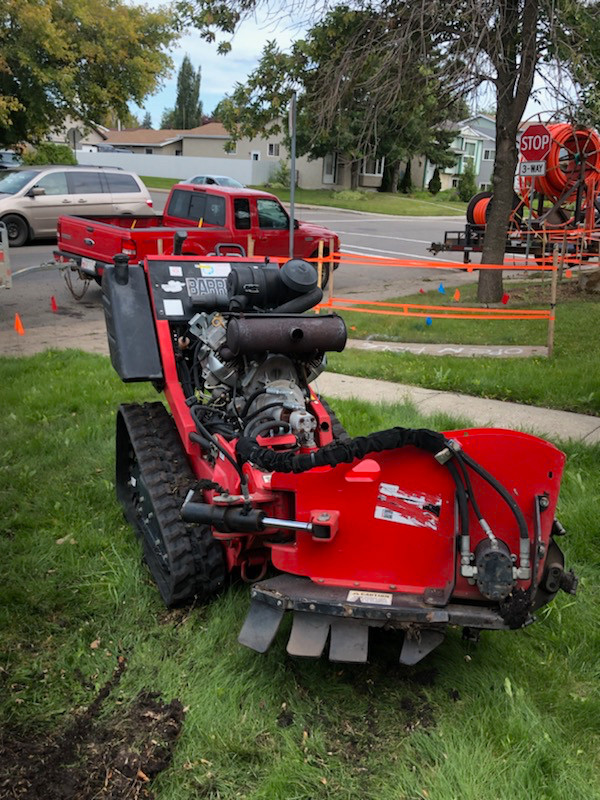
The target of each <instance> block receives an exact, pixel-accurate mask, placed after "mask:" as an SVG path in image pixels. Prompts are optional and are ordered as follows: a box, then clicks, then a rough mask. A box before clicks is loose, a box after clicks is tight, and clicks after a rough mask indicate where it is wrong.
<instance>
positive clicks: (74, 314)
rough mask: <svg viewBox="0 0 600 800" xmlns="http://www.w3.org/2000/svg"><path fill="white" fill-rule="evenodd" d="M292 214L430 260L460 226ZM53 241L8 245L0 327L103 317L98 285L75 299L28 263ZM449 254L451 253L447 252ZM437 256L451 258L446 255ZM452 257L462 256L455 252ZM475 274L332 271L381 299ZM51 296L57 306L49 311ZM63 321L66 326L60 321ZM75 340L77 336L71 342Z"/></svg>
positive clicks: (358, 242) (350, 243)
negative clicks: (9, 275)
mask: <svg viewBox="0 0 600 800" xmlns="http://www.w3.org/2000/svg"><path fill="white" fill-rule="evenodd" d="M152 196H153V199H154V208H155V210H156V211H157V212H160V211H162V209H163V207H164V203H165V201H166V198H167V194H166V193H165V192H153V193H152ZM296 217H297V218H298V219H302V220H305V221H307V222H314V223H317V224H323V225H325V226H326V227H328V228H331V229H332V230H334V231H336V232H337V233H338V234H339V236H340V239H341V242H342V250H343V251H344V252H352V253H355V254H366V255H372V256H391V257H408V258H417V259H419V260H421V259H422V260H424V261H426V260H432V259H433V257H432V256H431V254H430V253H428V252H427V249H426V248H427V247H428V245H429V244H430V243H431V242H432V241H440V240H442V239H443V234H444V231H445V230H447V229H450V230H452V229H460V228H461V227H462V226H463V225H464V220H463V219H462V218H460V217H454V218H450V217H446V218H439V217H410V218H409V217H386V216H374V215H363V214H355V213H351V212H347V211H337V210H333V209H331V208H319V209H312V208H311V209H307V208H300V209H298V210H297V213H296ZM54 246H55V243H54V242H53V241H51V240H48V241H43V242H41V241H40V242H36V243H35V244H33V245H29V246H27V247H22V248H13V249H11V251H10V257H11V267H12V272H13V276H14V277H13V287H12V289H10V290H6V291H3V290H0V331H7V330H8V329H12V327H13V324H14V318H15V313H19V315H20V316H21V318H22V320H23V324H24V325H25V328H26V330H27V329H28V328H29V329H31V328H32V327H33V328H37V327H44V326H47V325H51V326H53V327H56V325H57V323H58V321H59V318H61V317H64V318H65V322H67V320H68V319H71V320H76V319H85V320H87V321H89V322H92V321H94V320H96V319H97V320H98V321H99V322H100V321H103V313H102V307H101V292H100V288H99V287H98V286H97V285H96V284H95V283H91V284H89V287H88V290H87V292H86V295H85V297H84V298H83V300H82V301H79V302H78V301H76V300H74V298H73V297H72V296H71V294H70V292H69V291H68V289H67V287H66V285H65V282H64V278H63V275H62V273H61V272H60V271H58V270H56V269H52V270H48V271H41V270H39V269H30V267H39V265H40V264H42V263H44V262H47V261H51V259H52V250H53V248H54ZM451 258H452V257H451ZM433 260H437V261H444V260H449V258H448V256H445V257H444V258H438V259H433ZM452 260H455V261H457V263H458V262H459V261H460V258H459V256H455V257H454V258H452ZM472 281H473V275H472V274H469V275H468V274H466V273H465V272H463V271H461V270H459V269H448V270H442V271H440V270H431V269H399V268H391V267H372V266H368V267H367V266H365V265H342V266H341V267H340V268H339V269H338V270H337V271H336V273H335V281H334V288H335V295H336V296H341V297H357V298H358V297H362V298H368V299H383V298H386V297H394V296H400V295H405V294H410V293H413V292H416V291H418V289H419V288H421V287H423V288H428V287H430V286H431V285H432V284H433V285H436V286H437V285H438V284H439V283H440V282H444V284H445V285H447V286H455V285H456V286H458V285H460V284H462V283H465V282H472ZM52 297H54V298H55V301H56V305H57V307H58V311H56V312H53V311H52V305H51V304H52V301H51V298H52ZM61 327H64V326H61ZM73 346H74V347H76V346H77V342H76V341H74V342H73Z"/></svg>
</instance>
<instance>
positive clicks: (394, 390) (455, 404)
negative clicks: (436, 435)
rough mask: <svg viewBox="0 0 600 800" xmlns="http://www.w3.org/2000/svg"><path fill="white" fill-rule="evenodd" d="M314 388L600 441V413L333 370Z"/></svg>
mask: <svg viewBox="0 0 600 800" xmlns="http://www.w3.org/2000/svg"><path fill="white" fill-rule="evenodd" d="M314 388H315V389H318V391H319V392H320V393H322V394H324V395H326V396H328V397H332V398H336V397H338V398H340V399H349V398H357V399H359V400H364V401H365V402H369V403H402V402H405V401H409V402H411V403H413V404H414V406H415V407H416V408H417V410H418V411H420V412H422V413H423V414H433V413H436V412H443V413H446V414H453V415H455V416H457V417H466V418H468V419H469V420H470V421H471V422H472V423H473V424H474V425H478V426H486V425H490V426H493V427H497V428H517V429H520V430H525V431H528V432H530V433H536V434H539V435H541V436H550V437H552V438H554V439H562V440H563V441H568V440H569V439H573V440H576V441H580V442H583V443H584V444H597V443H600V417H589V416H587V415H586V414H574V413H572V412H570V411H556V410H554V409H551V408H539V407H537V406H526V405H521V404H520V403H504V402H502V401H500V400H487V399H485V398H482V397H472V396H471V395H466V394H458V393H456V392H441V391H438V390H436V389H422V388H421V387H419V386H409V385H407V384H404V383H390V382H389V381H378V380H372V379H370V378H357V377H355V376H353V375H337V374H335V373H333V372H326V373H324V374H323V375H321V376H320V377H319V378H318V379H317V381H316V382H315V384H314Z"/></svg>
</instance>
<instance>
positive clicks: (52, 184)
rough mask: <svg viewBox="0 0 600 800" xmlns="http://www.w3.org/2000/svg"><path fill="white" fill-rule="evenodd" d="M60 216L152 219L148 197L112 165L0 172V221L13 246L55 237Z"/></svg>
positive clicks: (132, 177)
mask: <svg viewBox="0 0 600 800" xmlns="http://www.w3.org/2000/svg"><path fill="white" fill-rule="evenodd" d="M63 214H74V215H77V216H82V217H92V216H93V217H97V216H99V215H103V214H108V215H111V216H115V215H118V214H132V215H133V214H135V215H136V216H141V215H152V198H151V197H150V192H149V191H148V189H146V187H145V186H144V184H143V183H142V181H141V180H140V179H139V178H138V176H137V175H135V174H134V173H133V172H125V171H124V170H121V169H119V168H118V167H66V166H55V167H18V168H17V169H9V170H6V171H2V172H1V173H0V221H1V222H4V224H5V225H6V227H7V230H8V240H9V243H10V244H11V245H12V246H13V247H21V246H22V245H24V244H25V243H26V242H28V241H29V240H30V239H35V238H39V237H42V236H53V235H55V234H56V222H57V220H58V218H59V217H60V216H62V215H63Z"/></svg>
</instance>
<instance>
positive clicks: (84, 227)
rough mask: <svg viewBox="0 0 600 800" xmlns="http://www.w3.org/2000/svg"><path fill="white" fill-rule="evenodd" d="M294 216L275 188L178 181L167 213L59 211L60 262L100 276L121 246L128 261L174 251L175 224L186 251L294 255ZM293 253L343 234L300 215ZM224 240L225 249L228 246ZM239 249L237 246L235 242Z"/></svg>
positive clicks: (313, 249)
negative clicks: (262, 189)
mask: <svg viewBox="0 0 600 800" xmlns="http://www.w3.org/2000/svg"><path fill="white" fill-rule="evenodd" d="M289 224H290V218H289V215H288V213H287V211H286V210H285V209H284V207H283V206H282V205H281V203H280V202H279V200H278V199H277V198H276V197H275V195H272V194H268V193H267V192H259V191H256V190H254V189H234V188H228V187H225V186H212V185H211V186H194V185H190V184H176V185H175V186H173V188H172V189H171V193H170V194H169V197H168V199H167V203H166V205H165V210H164V212H163V214H162V216H144V217H134V216H102V217H71V216H68V217H67V216H65V217H60V218H59V220H58V227H57V237H58V249H57V250H56V251H55V253H54V256H55V259H56V261H58V262H61V263H63V264H64V263H65V262H70V263H71V264H74V265H75V268H77V269H79V270H81V272H82V273H84V275H86V276H89V277H94V278H96V279H99V278H100V277H101V275H102V271H103V269H104V266H105V264H112V261H113V257H114V256H115V255H116V254H117V253H126V254H127V255H129V257H130V260H131V261H134V260H135V261H140V260H142V259H143V258H145V257H146V256H149V255H161V254H163V253H164V254H165V255H168V254H170V253H172V252H173V246H174V239H175V234H176V232H177V231H182V230H185V232H186V234H187V238H186V239H185V241H184V243H183V247H182V250H181V252H182V254H183V255H198V256H203V255H208V254H209V253H214V252H215V248H216V247H217V245H228V244H229V245H236V246H237V247H238V248H240V247H241V248H243V251H244V253H248V250H249V247H251V248H252V249H253V253H252V254H253V255H257V256H287V255H289ZM294 227H295V233H294V255H295V256H296V257H298V258H311V257H313V258H316V256H317V254H318V247H319V241H320V240H323V242H324V254H325V255H328V254H329V249H330V242H332V243H333V250H334V251H335V252H337V251H338V250H339V245H340V242H339V238H338V236H337V235H336V234H335V233H333V231H330V230H328V229H327V228H323V227H321V226H319V225H312V224H308V223H306V222H298V221H297V220H296V222H295V226H294ZM226 249H227V248H226V247H225V251H226ZM232 249H233V248H232ZM238 252H239V249H238Z"/></svg>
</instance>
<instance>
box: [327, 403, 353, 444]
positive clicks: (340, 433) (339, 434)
mask: <svg viewBox="0 0 600 800" xmlns="http://www.w3.org/2000/svg"><path fill="white" fill-rule="evenodd" d="M320 401H321V405H322V406H323V408H324V409H325V411H326V412H327V413H328V414H329V418H330V419H331V434H332V436H333V438H334V440H335V441H336V442H349V441H350V439H351V438H352V437H351V436H350V434H349V433H348V431H347V430H346V428H344V426H343V425H342V423H341V422H340V421H339V419H338V418H337V416H336V415H335V411H333V409H332V408H331V406H330V405H329V403H328V402H327V401H326V400H323V398H322V397H321V398H320Z"/></svg>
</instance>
